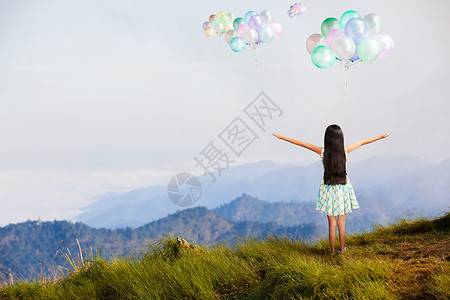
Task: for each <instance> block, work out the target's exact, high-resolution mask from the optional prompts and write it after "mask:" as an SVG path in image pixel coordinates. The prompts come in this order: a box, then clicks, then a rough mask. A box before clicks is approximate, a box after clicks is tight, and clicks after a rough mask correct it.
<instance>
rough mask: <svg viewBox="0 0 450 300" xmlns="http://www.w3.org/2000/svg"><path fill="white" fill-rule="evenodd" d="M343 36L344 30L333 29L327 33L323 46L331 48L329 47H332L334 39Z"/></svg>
mask: <svg viewBox="0 0 450 300" xmlns="http://www.w3.org/2000/svg"><path fill="white" fill-rule="evenodd" d="M343 34H345V33H344V30H342V29H333V30H331V31H330V32H328V34H327V39H326V41H325V45H327V46H328V47H330V48H331V46H332V45H333V42H334V40H335V39H337V38H338V37H339V36H341V35H343Z"/></svg>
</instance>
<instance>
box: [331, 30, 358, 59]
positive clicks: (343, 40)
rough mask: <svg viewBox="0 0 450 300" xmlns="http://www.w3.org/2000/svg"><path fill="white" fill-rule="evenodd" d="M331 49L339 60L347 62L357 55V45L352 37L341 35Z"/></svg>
mask: <svg viewBox="0 0 450 300" xmlns="http://www.w3.org/2000/svg"><path fill="white" fill-rule="evenodd" d="M331 49H332V50H333V53H334V55H336V57H337V58H339V59H343V60H347V59H350V58H351V57H352V56H353V54H354V53H355V51H356V44H355V42H354V41H353V39H351V38H350V37H348V36H346V35H341V36H339V37H338V38H336V39H335V40H334V42H333V45H332V47H331Z"/></svg>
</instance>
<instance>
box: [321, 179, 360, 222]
mask: <svg viewBox="0 0 450 300" xmlns="http://www.w3.org/2000/svg"><path fill="white" fill-rule="evenodd" d="M357 208H359V204H358V201H357V200H356V195H355V191H354V190H353V186H352V184H351V183H350V180H349V179H348V177H347V183H346V184H337V185H327V184H324V182H323V180H322V184H321V185H320V187H319V195H318V196H317V204H316V210H319V211H321V212H322V213H324V214H326V215H327V216H339V215H344V214H348V213H351V212H352V210H353V209H357Z"/></svg>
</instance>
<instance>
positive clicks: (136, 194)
mask: <svg viewBox="0 0 450 300" xmlns="http://www.w3.org/2000/svg"><path fill="white" fill-rule="evenodd" d="M449 168H450V159H446V160H444V161H442V162H440V163H433V162H429V161H426V160H423V159H419V158H417V157H413V156H400V157H374V158H371V159H368V160H365V161H362V162H358V163H349V164H348V166H347V172H348V174H349V177H350V180H351V181H352V183H353V186H354V188H355V192H356V195H357V198H358V201H359V203H360V206H361V209H359V210H355V212H354V213H355V214H354V215H355V216H358V215H361V216H362V215H364V216H365V217H364V219H365V221H364V222H357V223H358V224H359V225H360V226H361V227H364V228H365V227H367V226H366V225H368V224H370V222H372V223H373V222H378V223H382V224H383V223H386V222H389V221H393V220H394V219H395V218H396V217H398V216H417V215H424V216H430V215H433V214H437V213H439V212H441V211H445V210H447V209H448V207H449V204H450V201H449V200H450V197H449V196H448V194H447V192H446V186H447V185H448V184H449V183H450V172H449V171H448V170H449ZM322 172H323V170H322V166H321V163H320V162H317V163H314V164H311V165H307V166H286V165H279V164H276V163H274V162H270V161H261V162H257V163H252V164H245V165H241V166H237V167H233V168H230V169H228V170H223V171H222V174H221V176H220V177H218V179H217V181H216V182H214V183H212V182H211V178H210V177H209V176H208V175H206V176H201V177H200V178H199V179H200V180H201V182H202V196H201V198H200V200H199V201H198V202H197V203H196V204H195V205H194V206H205V207H207V208H208V209H216V208H219V207H220V206H221V205H225V204H227V203H229V202H231V201H232V200H233V199H235V198H237V197H239V196H241V195H242V194H249V195H251V196H254V197H257V198H259V199H261V200H264V201H267V202H279V201H284V202H292V201H293V202H295V203H296V204H293V205H292V207H294V206H295V205H297V206H298V207H302V211H303V212H304V213H303V214H301V215H304V214H306V215H310V214H311V215H315V216H316V217H317V218H319V217H323V216H321V214H320V213H319V212H317V211H315V210H314V208H315V201H316V197H317V191H318V186H319V184H320V181H321V178H322ZM216 176H217V174H216ZM249 205H250V204H249ZM254 208H255V207H254ZM179 209H180V208H179V207H177V206H176V205H174V204H173V203H172V202H171V201H170V200H169V198H168V196H167V186H150V187H148V188H143V189H137V190H133V191H130V192H128V193H125V194H106V195H103V196H101V197H99V200H98V201H97V202H96V203H94V204H92V205H90V206H88V207H86V208H85V212H84V213H82V214H80V215H79V216H78V218H77V219H78V220H80V221H82V222H84V223H86V224H88V225H90V226H93V227H106V228H124V227H128V226H130V227H138V226H142V225H144V224H146V223H149V222H151V221H154V220H157V219H159V218H162V217H165V216H167V215H168V214H171V213H174V212H176V211H177V210H179ZM249 209H250V208H249ZM271 209H272V208H271ZM262 210H263V212H258V211H255V210H252V209H250V214H252V213H254V214H258V213H261V214H262V215H267V213H270V211H269V210H267V211H265V210H264V209H262ZM300 213H301V212H300V211H299V214H300ZM280 214H282V213H281V212H280ZM350 219H351V218H349V221H350ZM293 220H294V219H292V220H290V221H289V222H287V221H286V222H284V223H283V221H282V220H281V219H279V220H278V221H279V222H280V224H286V225H287V224H294V223H295V222H294V221H293ZM369 220H370V222H369ZM260 221H262V220H260ZM275 221H276V220H275ZM350 222H351V221H350ZM301 223H303V221H302V218H301V217H300V216H299V219H298V223H296V224H301Z"/></svg>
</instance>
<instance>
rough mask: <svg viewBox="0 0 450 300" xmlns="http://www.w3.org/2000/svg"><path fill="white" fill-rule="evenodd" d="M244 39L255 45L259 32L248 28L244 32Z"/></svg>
mask: <svg viewBox="0 0 450 300" xmlns="http://www.w3.org/2000/svg"><path fill="white" fill-rule="evenodd" d="M242 38H243V39H244V41H245V42H246V43H248V44H255V43H256V41H257V40H258V32H257V31H256V30H255V29H253V28H247V29H245V30H244V31H243V32H242Z"/></svg>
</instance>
